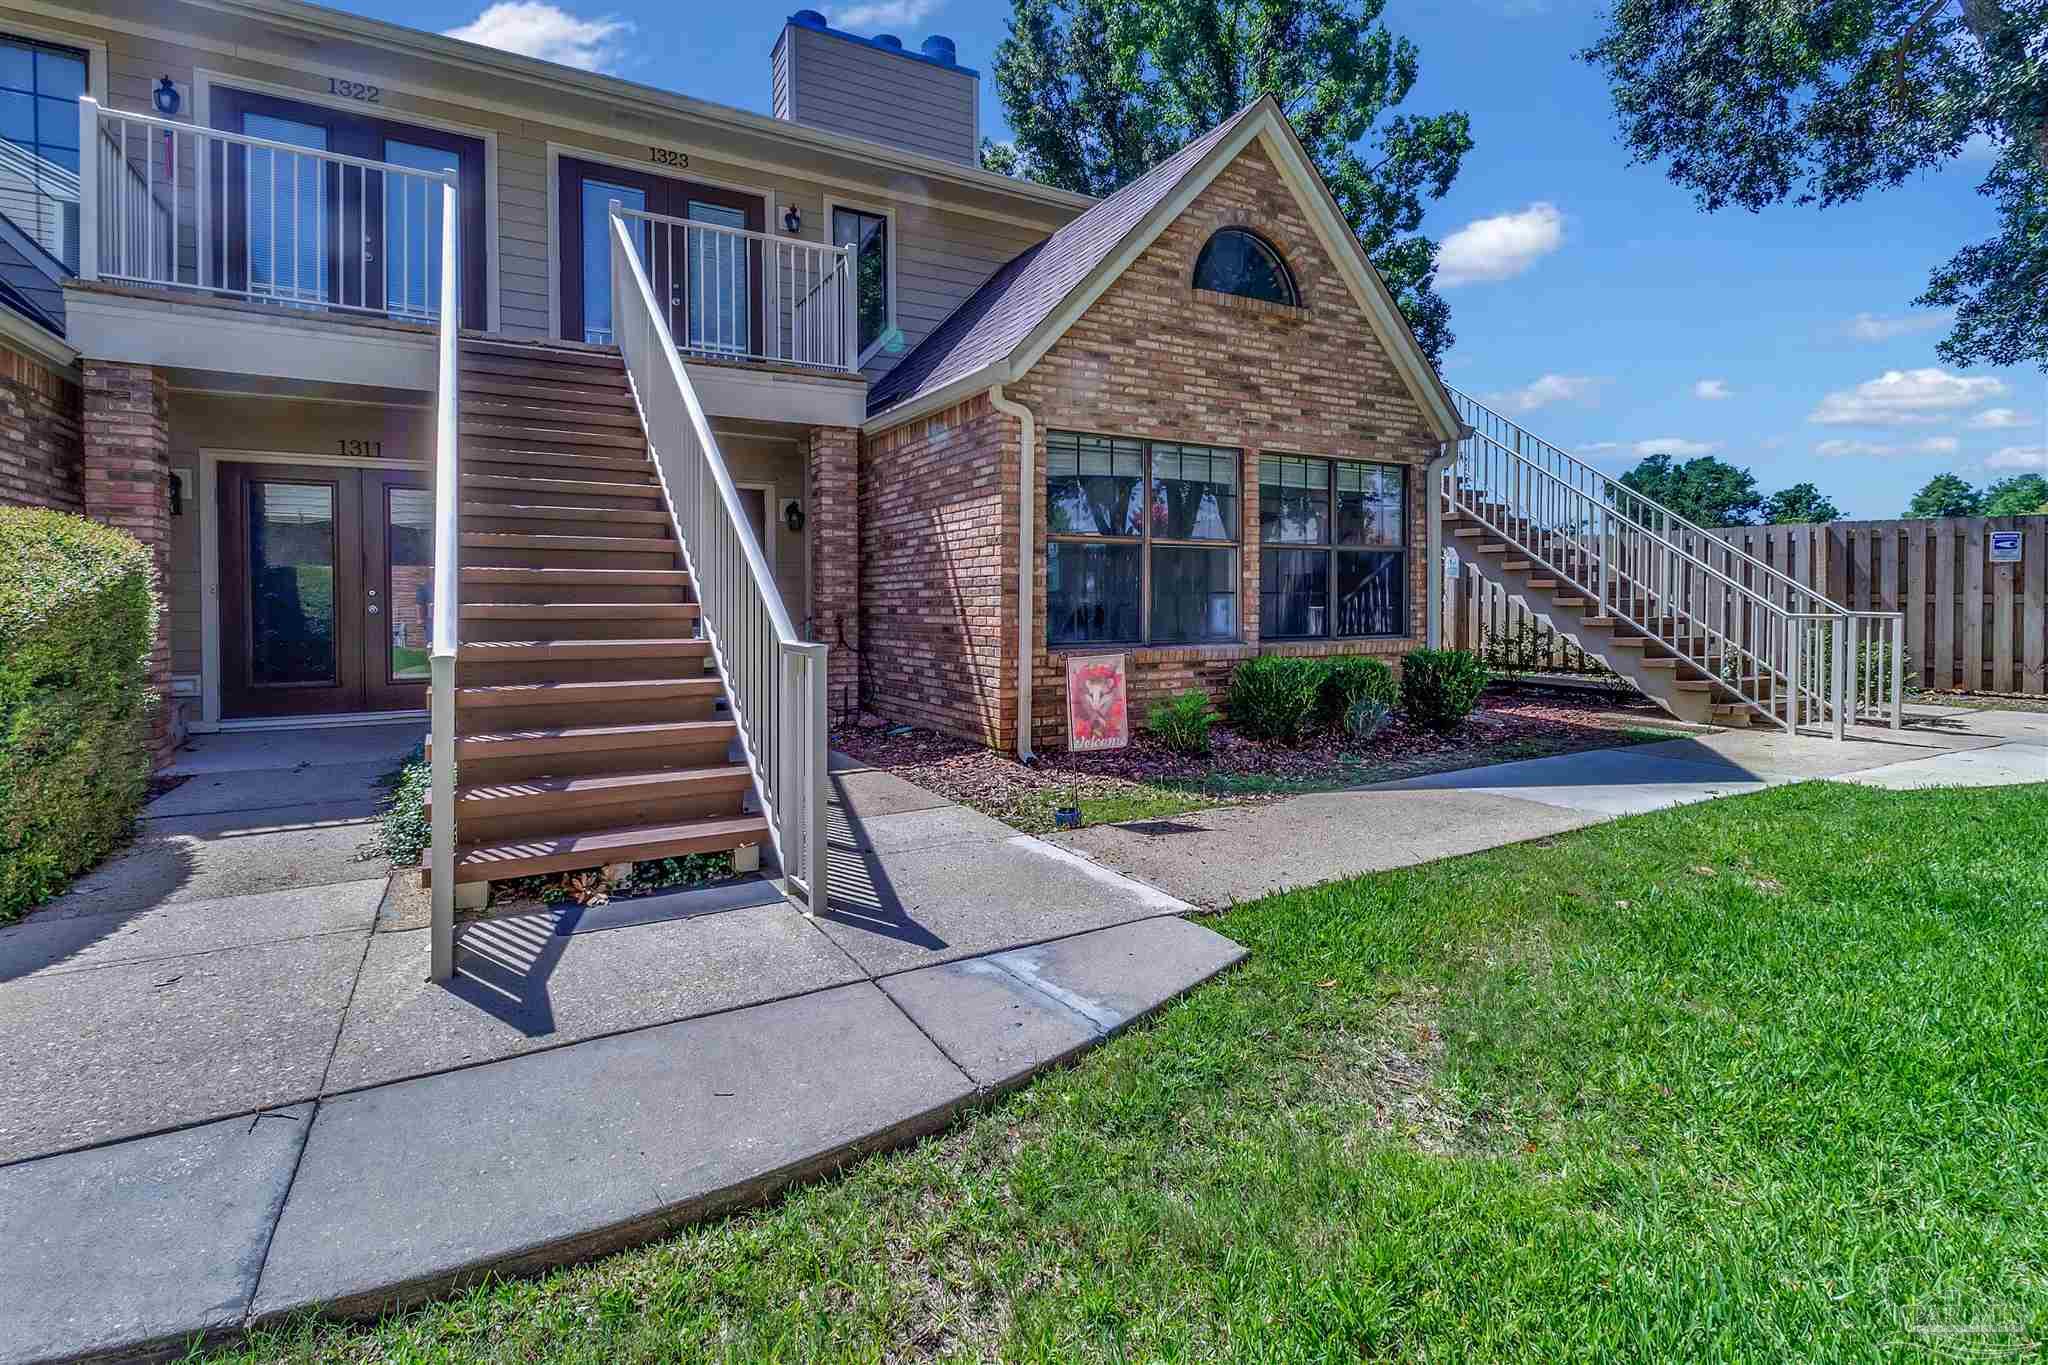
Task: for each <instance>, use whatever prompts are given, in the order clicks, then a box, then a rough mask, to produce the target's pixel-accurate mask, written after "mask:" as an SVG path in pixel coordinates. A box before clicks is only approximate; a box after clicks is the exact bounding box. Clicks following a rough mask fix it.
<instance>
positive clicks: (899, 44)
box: [868, 33, 903, 52]
mask: <svg viewBox="0 0 2048 1365" xmlns="http://www.w3.org/2000/svg"><path fill="white" fill-rule="evenodd" d="M868 41H869V42H871V43H873V44H874V45H875V46H876V47H886V48H888V49H889V50H890V51H891V52H901V51H902V50H903V40H902V39H901V38H898V37H897V36H896V35H895V34H893V33H877V34H876V35H875V36H874V37H872V38H870V39H868Z"/></svg>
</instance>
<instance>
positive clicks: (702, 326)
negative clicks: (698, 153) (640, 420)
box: [584, 203, 860, 373]
mask: <svg viewBox="0 0 2048 1365" xmlns="http://www.w3.org/2000/svg"><path fill="white" fill-rule="evenodd" d="M612 207H613V210H614V211H615V212H616V213H618V214H619V216H620V217H622V218H624V219H625V220H626V221H627V223H628V224H629V225H630V226H631V228H632V235H633V236H634V237H636V238H637V239H638V240H637V242H636V245H637V247H638V248H639V255H640V257H641V260H642V262H643V263H644V265H645V266H646V268H647V271H648V273H649V275H650V277H651V278H652V280H653V283H654V285H655V287H656V288H657V289H659V290H660V291H661V293H659V294H657V295H656V296H655V297H656V298H657V300H658V299H660V298H662V297H663V296H664V295H665V296H666V298H667V302H666V304H664V305H661V311H662V318H663V321H664V322H666V323H667V324H668V330H669V336H670V337H671V338H672V339H673V340H674V341H675V342H676V343H677V344H678V345H679V346H680V347H681V349H682V351H683V353H684V354H685V355H688V356H690V357H692V358H698V357H702V358H705V359H711V360H754V361H764V362H768V363H779V364H785V365H801V366H805V367H807V368H812V369H821V370H832V371H836V372H839V373H852V372H854V371H856V370H858V369H859V368H860V355H859V352H860V345H859V341H858V336H859V331H860V325H859V320H858V313H857V310H858V307H859V292H860V291H859V283H858V281H857V280H856V279H855V278H854V271H853V249H852V248H851V247H843V246H830V245H827V244H825V243H822V242H806V241H800V240H798V239H796V238H793V237H776V236H772V235H771V234H769V233H765V232H752V231H749V230H747V229H745V228H735V227H726V226H724V225H722V224H718V223H704V222H698V221H697V220H695V219H690V218H672V217H669V216H667V215H665V214H660V213H646V212H643V211H641V210H639V209H629V208H626V207H624V206H623V205H621V204H617V203H614V204H613V206H612ZM613 317H614V318H616V317H617V314H616V313H615V314H613ZM584 339H585V340H586V341H594V342H606V341H611V340H613V338H612V337H611V336H608V335H604V334H602V333H601V332H600V331H596V330H593V331H592V332H590V333H589V334H587V335H586V336H585V338H584Z"/></svg>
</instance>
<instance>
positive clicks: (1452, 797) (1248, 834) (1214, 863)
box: [1052, 706, 2048, 909]
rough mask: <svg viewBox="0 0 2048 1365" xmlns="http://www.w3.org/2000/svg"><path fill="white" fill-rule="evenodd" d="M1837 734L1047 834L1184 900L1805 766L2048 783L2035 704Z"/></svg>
mask: <svg viewBox="0 0 2048 1365" xmlns="http://www.w3.org/2000/svg"><path fill="white" fill-rule="evenodd" d="M1908 712H1909V716H1910V721H1909V724H1908V726H1907V728H1906V729H1904V730H1903V731H1893V730H1888V729H1880V728H1877V727H1869V726H1859V727H1857V728H1856V729H1855V730H1853V731H1852V733H1851V738H1850V739H1848V740H1847V741H1845V742H1843V743H1836V742H1835V741H1834V740H1833V739H1827V738H1819V737H1811V736H1805V735H1800V736H1788V735H1785V734H1783V733H1781V732H1778V731H1770V730H1761V729H1756V730H1724V731H1720V732H1717V733H1713V734H1704V735H1698V736H1693V737H1690V738H1686V739H1675V740H1670V741H1668V742H1663V743H1655V744H1640V745H1635V746H1632V747H1628V748H1621V749H1593V750H1588V751H1586V752H1584V753H1576V754H1560V755H1558V756H1557V757H1555V758H1535V759H1527V760H1524V761H1522V762H1518V763H1501V764H1496V765H1494V766H1492V767H1486V768H1467V769H1464V770H1462V771H1458V772H1449V773H1438V774H1436V775H1434V776H1430V777H1418V778H1411V779H1408V780H1405V781H1400V782H1386V783H1381V784H1379V785H1377V786H1371V787H1363V788H1359V789H1356V790H1351V791H1338V792H1319V793H1316V794H1313V795H1308V796H1298V797H1293V798H1290V799H1288V800H1285V801H1276V802H1270V803H1267V804H1263V805H1255V806H1234V807H1222V808H1219V809H1216V810H1209V811H1199V812H1194V813H1191V814H1188V815H1181V816H1175V817H1174V818H1172V819H1170V820H1149V821H1137V822H1133V823H1130V824H1125V825H1102V826H1096V827H1094V828H1090V829H1084V830H1078V831H1075V832H1072V833H1068V834H1058V835H1054V836H1052V837H1053V838H1054V839H1055V840H1057V841H1058V842H1060V843H1062V844H1064V845H1066V846H1067V847H1069V848H1072V849H1074V850H1075V851H1076V852H1079V853H1083V854H1086V855H1087V856H1088V857H1089V858H1091V859H1094V860H1095V861H1096V862H1099V863H1101V864H1102V865H1104V866H1105V867H1111V868H1115V869H1116V870H1118V871H1120V872H1124V873H1127V874H1129V875H1130V876H1132V877H1136V878H1140V879H1142V880H1143V881H1145V882H1148V883H1150V884H1151V885H1154V886H1159V887H1163V888H1165V889H1166V890H1167V891H1169V892H1171V893H1172V894H1174V895H1176V896H1179V897H1181V898H1182V899H1184V900H1187V901H1190V902H1192V903H1194V904H1196V905H1201V906H1205V907H1209V908H1212V909H1220V908H1222V907H1225V906H1229V905H1234V904H1238V903H1241V902H1244V901H1249V900H1254V899H1256V898H1258V897H1260V896H1263V895H1266V894H1268V893H1270V892H1274V891H1284V890H1291V889H1294V888H1297V887H1304V886H1315V885H1317V884H1319V883H1322V882H1327V881H1332V880H1334V879H1336V878H1340V877H1354V876H1357V875H1359V874H1360V873H1364V872H1377V871H1383V870H1385V869H1387V868H1390V867H1407V866H1410V865H1412V864H1415V863H1424V862H1429V861H1431V860H1433V859H1436V858H1443V857H1450V856H1453V855H1456V854H1460V853H1476V852H1478V851H1480V850H1482V849H1488V848H1497V847H1499V846H1500V845H1502V844H1510V843H1516V842H1519V841H1521V840H1524V839H1535V838H1541V837H1542V836H1544V835H1549V834H1559V833H1562V832H1564V831H1566V830H1571V829H1578V828H1580V827H1582V826H1585V825H1590V824H1595V823H1598V822H1599V821H1602V820H1608V819H1612V818H1614V817H1616V816H1620V815H1635V814H1640V813H1642V812H1645V811H1653V810H1662V809H1664V808H1665V807H1668V806H1675V805H1680V804H1683V803H1685V802H1690V801H1702V800H1708V799H1711V798H1713V797H1717V796H1735V795H1739V794H1741V793H1743V792H1751V791H1761V790H1763V789H1764V788H1766V787H1773V786H1779V785H1782V784H1784V783H1787V782H1798V781H1805V780H1808V779H1812V778H1832V779H1835V780H1839V781H1845V782H1860V783H1866V784H1869V785H1874V786H1883V787H1893V788H1906V787H1917V786H1944V785H1963V786H1967V785H1987V784H2003V783H2011V782H2048V714H2042V713H2037V712H2021V711H1962V710H1957V709H1952V708H1947V707H1932V706H1915V707H1909V708H1908Z"/></svg>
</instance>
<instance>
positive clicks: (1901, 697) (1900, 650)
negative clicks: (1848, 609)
mask: <svg viewBox="0 0 2048 1365" xmlns="http://www.w3.org/2000/svg"><path fill="white" fill-rule="evenodd" d="M1887 629H1888V632H1889V634H1890V637H1891V654H1892V729H1894V730H1903V729H1905V728H1906V618H1905V617H1904V616H1903V615H1900V616H1894V617H1892V618H1891V622H1890V625H1889V626H1888V627H1887Z"/></svg>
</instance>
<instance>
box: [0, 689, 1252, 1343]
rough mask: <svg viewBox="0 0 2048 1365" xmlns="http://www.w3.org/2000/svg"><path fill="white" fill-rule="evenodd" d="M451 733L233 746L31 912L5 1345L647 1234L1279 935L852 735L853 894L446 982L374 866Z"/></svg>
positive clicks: (224, 740) (465, 967)
mask: <svg viewBox="0 0 2048 1365" xmlns="http://www.w3.org/2000/svg"><path fill="white" fill-rule="evenodd" d="M351 733H352V734H353V735H354V740H353V741H352V742H341V741H342V740H344V739H346V737H347V736H349V735H350V734H351ZM416 738H417V727H403V728H402V729H395V730H393V731H392V732H391V733H389V734H381V733H378V732H372V731H354V732H348V731H304V732H293V733H290V734H278V733H271V734H266V735H264V736H262V737H260V739H258V737H254V736H249V735H233V736H216V737H212V738H211V739H209V740H203V741H201V742H200V744H199V746H198V747H197V749H196V751H195V752H194V753H193V754H192V755H191V756H190V758H189V760H188V764H189V767H190V769H191V770H192V771H193V772H194V774H195V776H194V779H193V780H192V781H189V782H187V783H186V784H185V785H184V786H182V787H180V788H178V789H176V790H174V791H172V792H170V793H167V794H166V795H165V796H164V797H162V798H159V800H158V802H156V803H154V804H153V805H152V806H151V808H150V810H149V812H148V814H147V817H146V820H145V827H144V831H143V834H142V836H141V837H140V838H139V839H138V841H137V843H136V844H135V846H134V847H133V848H132V849H131V850H130V851H129V852H127V853H125V854H123V855H121V856H120V857H117V858H116V859H114V860H112V861H110V862H109V863H108V864H107V865H106V866H105V867H103V868H102V869H101V870H99V871H97V872H95V873H94V874H92V875H91V876H90V877H88V878H86V879H84V880H83V881H81V882H80V883H79V885H78V887H77V889H75V890H74V891H73V892H72V893H71V894H69V895H67V896H65V897H63V898H62V899H61V900H59V901H58V902H56V903H54V904H53V905H51V906H49V907H46V908H44V909H43V910H39V911H37V912H36V913H35V914H33V915H32V916H30V918H29V919H28V920H26V921H25V922H24V923H22V924H20V925H17V926H14V927H12V928H9V929H6V930H0V1028H4V1029H6V1030H7V1033H8V1036H9V1037H12V1038H15V1039H17V1040H33V1044H32V1045H30V1046H16V1047H10V1048H8V1049H6V1050H4V1052H0V1239H4V1243H5V1244H6V1245H7V1246H9V1248H10V1249H11V1251H12V1252H13V1254H12V1255H11V1256H10V1262H9V1270H8V1274H7V1284H8V1287H9V1291H10V1292H9V1293H8V1294H6V1295H5V1296H0V1361H14V1360H37V1359H45V1358H62V1357H66V1356H71V1355H77V1354H84V1353H93V1352H114V1353H120V1354H123V1355H125V1354H127V1353H130V1352H133V1351H137V1350H141V1349H144V1348H145V1347H148V1346H150V1345H152V1344H158V1343H161V1344H165V1345H172V1344H175V1343H176V1342H178V1341H181V1340H182V1339H183V1338H185V1337H187V1336H189V1335H190V1334H192V1333H198V1332H206V1331H217V1330H226V1329H232V1328H234V1327H236V1326H238V1325H241V1324H243V1323H246V1322H248V1321H250V1320H251V1319H252V1318H257V1317H263V1316H266V1315H273V1314H277V1313H281V1312H286V1311H289V1310H292V1309H294V1308H298V1307H303V1306H308V1305H313V1304H328V1305H336V1306H339V1307H341V1308H342V1309H344V1310H347V1309H355V1308H361V1309H370V1308H375V1307H379V1306H382V1305H386V1304H389V1303H393V1302H397V1301H401V1300H404V1299H407V1298H411V1297H418V1296H421V1295H424V1294H427V1293H431V1292H433V1291H434V1290H436V1289H439V1288H443V1287H446V1286H448V1285H451V1284H454V1283H457V1282H459V1281H460V1280H461V1279H462V1278H464V1277H465V1276H467V1275H470V1274H473V1273H476V1272H478V1271H481V1270H482V1269H485V1268H497V1269H505V1270H512V1269H520V1268H529V1267H534V1266H538V1265H542V1264H553V1263H557V1262H560V1261H562V1260H566V1259H575V1258H578V1257H582V1256H587V1255H590V1254H593V1253H594V1252H596V1251H598V1250H602V1249H604V1248H607V1247H611V1246H617V1245H624V1244H627V1243H630V1242H632V1241H635V1240H640V1239H644V1238H646V1237H648V1236H652V1235H655V1234H656V1233H658V1232H660V1231H661V1230H663V1229H665V1228H667V1227H671V1226H674V1225H676V1224H678V1223H680V1222H683V1221H687V1220H689V1219H692V1218H695V1217H700V1216H703V1215H705V1214H707V1213H710V1212H713V1211H716V1210H719V1209H723V1208H728V1207H733V1206H735V1205H739V1204H744V1203H746V1202H749V1201H751V1200H756V1199H759V1198H761V1197H763V1196H764V1195H765V1194H766V1193H767V1192H769V1191H771V1190H773V1189H775V1188H778V1187H779V1186H780V1185H782V1184H784V1183H786V1182H787V1181H789V1180H792V1179H796V1178H800V1177H802V1176H804V1175H807V1174H810V1173H812V1172H815V1171H819V1170H823V1169H826V1168H828V1167H829V1166H831V1165H833V1164H836V1163H837V1162H839V1161H842V1160H844V1159H846V1158H847V1157H848V1156H849V1155H850V1154H852V1153H855V1152H859V1151H866V1150H870V1149H872V1148H875V1147H880V1146H886V1145H889V1144H892V1143H897V1142H901V1141H903V1140H906V1139H907V1138H909V1137H911V1136H914V1135H916V1134H918V1133H921V1132H924V1131H928V1130H929V1129H931V1128H933V1127H935V1126H937V1125H939V1124H941V1123H943V1122H945V1121H946V1120H947V1119H948V1118H949V1117H950V1116H951V1115H952V1114H954V1113H955V1112H956V1111H957V1110H958V1109H959V1107H960V1106H961V1105H963V1104H967V1103H971V1102H974V1101H976V1100H977V1099H978V1098H980V1097H982V1096H985V1095H987V1094H988V1093H990V1092H991V1091H994V1090H997V1089H1000V1088H1003V1087H1005V1086H1009V1085H1013V1084H1017V1083H1019V1082H1020V1081H1022V1080H1023V1079H1025V1078H1027V1077H1028V1076H1029V1075H1031V1074H1033V1073H1034V1072H1035V1071H1037V1070H1039V1069H1041V1068H1043V1067H1045V1066H1048V1065H1051V1064H1054V1063H1056V1062H1057V1061H1059V1060H1061V1059H1063V1058H1065V1057H1067V1056H1070V1055H1071V1054H1073V1053H1074V1052H1076V1051H1078V1050H1080V1049H1082V1048H1085V1047H1088V1046H1091V1045H1092V1044H1094V1043H1096V1042H1098V1041H1100V1040H1101V1039H1102V1038H1104V1037H1107V1036H1108V1035H1109V1034H1110V1033H1112V1032H1114V1031H1115V1030H1116V1029H1117V1028H1120V1027H1121V1026H1123V1025H1124V1024H1125V1023H1127V1022H1128V1021H1130V1020H1131V1019H1134V1018H1137V1017H1139V1016H1140V1015H1142V1014H1144V1013H1145V1012H1147V1011H1149V1010H1152V1009H1156V1008H1158V1007H1159V1006H1160V1005H1161V1004H1163V1003H1165V1002H1166V1001H1168V1000H1171V999H1172V998H1173V997H1174V996H1176V995H1178V994H1179V993H1180V992H1182V991H1184V990H1187V989H1188V988H1190V987H1192V986H1193V985H1195V984H1198V983H1199V982H1201V981H1202V980H1205V979H1207V978H1208V977H1209V976H1211V975H1213V974H1214V973H1215V972H1217V971H1220V970H1222V969H1223V968H1225V967H1227V966H1229V965H1230V964H1231V963H1233V962H1235V961H1237V960H1238V959H1239V958H1240V957H1242V955H1243V954H1242V950H1241V949H1239V948H1238V947H1237V946H1236V945H1234V944H1231V943H1229V942H1228V941H1227V940H1224V939H1222V938H1221V937H1219V936H1218V935H1216V934H1214V933H1212V932H1210V931H1209V930H1207V929H1204V928H1201V927H1199V926H1196V925H1194V924H1191V923H1187V922H1186V921H1184V920H1181V919H1179V918H1177V916H1178V915H1179V914H1181V913H1182V912H1184V911H1186V910H1187V909H1189V907H1188V906H1187V905H1185V904H1184V903H1183V902H1181V901H1178V900H1176V899H1174V898H1172V897H1170V896H1166V895H1164V894H1162V893H1160V892H1158V891H1155V890H1153V889H1151V888H1150V887H1147V886H1144V885H1142V884H1140V883H1137V882H1134V881H1132V880H1131V879H1129V878H1127V877H1124V876H1122V875H1120V874H1118V873H1115V872H1112V871H1109V870H1106V869H1104V868H1101V867H1099V866H1097V865H1096V864H1094V863H1091V862H1089V861H1088V860H1086V859H1084V858H1081V857H1078V856H1076V855H1074V854H1073V853H1071V852H1068V851H1067V850H1064V849H1060V848H1057V847H1055V846H1053V845H1050V844H1047V843H1045V842H1043V841H1041V840H1037V839H1032V838H1029V837H1026V836H1022V835H1019V834H1017V833H1016V832H1015V831H1014V830H1011V829H1010V828H1009V827H1008V826H1005V825H1001V824H999V823H997V822H995V821H992V820H987V819H984V818H983V817H981V816H978V815H976V814H974V813H973V812H971V811H966V810H963V809H961V808H959V807H956V806H953V805H951V804H950V803H948V802H946V801H944V800H942V799H940V798H938V797H936V796H933V795H932V794H931V793H929V792H925V791H923V790H921V789H919V788H917V787H914V786H911V785H910V784H909V783H906V782H903V781H901V780H900V779H898V778H895V777H893V776H890V775H889V774H886V773H879V772H868V771H860V770H852V769H851V768H850V765H842V769H841V770H837V771H835V773H834V776H833V786H834V791H835V801H834V821H835V823H834V830H833V837H832V848H831V858H832V874H833V879H834V881H833V895H832V902H831V905H830V907H829V910H828V912H827V913H825V914H823V915H820V916H818V917H817V918H815V919H812V918H807V917H805V916H804V915H803V914H802V913H800V912H799V911H798V910H797V909H796V908H795V907H793V906H791V905H789V904H788V903H787V902H785V901H783V900H782V899H781V897H780V896H779V895H777V894H775V892H774V888H773V886H772V885H771V884H769V883H766V882H762V881H758V880H756V881H752V882H741V883H736V884H728V885H726V886H722V887H718V888H710V889H704V890H698V891H691V892H683V893H676V894H674V895H670V896H661V897H649V898H645V899H641V900H635V901H628V902H623V903H620V904H616V905H610V906H605V907H599V908H595V909H590V910H579V909H575V908H567V909H563V910H560V911H556V910H548V911H545V912H537V913H532V914H518V915H508V916H501V917H498V918H494V919H490V920H484V921H479V922H476V923H474V924H470V925H466V926H464V928H463V931H462V933H461V935H460V936H459V940H458V957H457V975H456V979H455V980H454V982H453V983H451V984H450V985H448V986H435V985H433V984H431V983H429V982H427V981H425V980H424V977H425V974H426V943H425V930H424V928H423V927H421V926H422V924H423V921H422V918H421V907H422V898H421V897H420V896H419V895H418V893H417V892H416V891H415V890H413V889H412V887H411V883H412V880H413V878H412V877H411V876H410V875H409V874H407V875H402V876H400V877H397V878H387V876H386V875H385V873H384V871H383V867H382V864H381V863H370V862H361V861H354V860H353V857H354V852H355V850H356V849H357V848H358V847H359V846H360V845H361V844H362V843H363V842H364V840H365V839H366V838H367V837H368V835H369V832H370V831H369V827H368V821H369V819H370V814H371V812H372V811H373V810H374V795H375V793H374V788H373V783H374V781H375V778H376V777H377V776H378V775H379V774H381V773H383V772H385V771H388V770H389V768H390V767H391V766H392V765H393V764H394V763H395V762H396V760H397V758H398V757H400V756H402V755H403V754H404V753H405V752H406V751H407V750H408V749H409V748H410V747H411V745H412V743H413V742H415V740H416ZM365 745H367V746H368V747H369V749H370V751H371V752H373V753H377V754H380V755H381V756H380V757H377V758H375V759H373V760H371V761H367V762H365V761H362V760H361V759H360V755H361V754H362V753H363V752H364V746H365ZM181 766H186V765H181ZM309 796H311V797H317V798H318V799H316V800H311V801H309V800H308V799H307V798H308V797H309ZM387 882H388V885H387Z"/></svg>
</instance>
